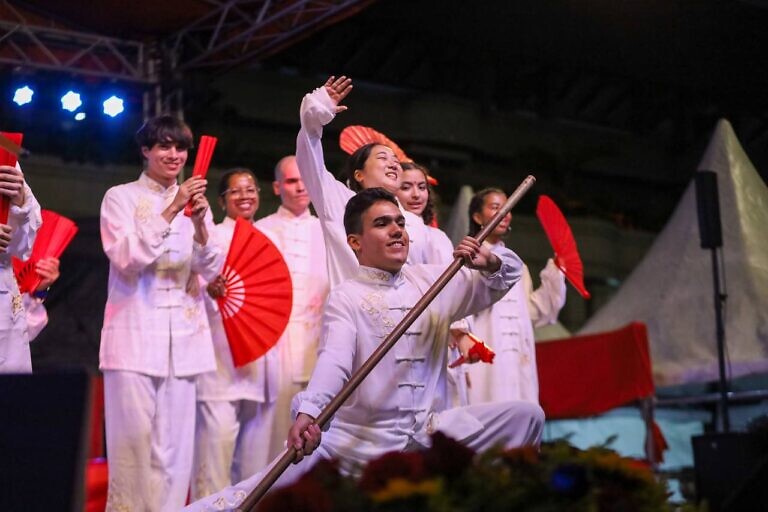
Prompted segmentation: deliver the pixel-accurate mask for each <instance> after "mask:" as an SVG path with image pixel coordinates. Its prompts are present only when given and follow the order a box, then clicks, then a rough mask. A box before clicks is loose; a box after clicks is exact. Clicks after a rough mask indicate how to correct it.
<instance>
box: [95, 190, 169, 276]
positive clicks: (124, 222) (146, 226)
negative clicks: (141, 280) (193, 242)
mask: <svg viewBox="0 0 768 512" xmlns="http://www.w3.org/2000/svg"><path fill="white" fill-rule="evenodd" d="M119 194H120V192H119V188H112V189H110V190H108V191H107V193H106V194H105V195H104V200H103V201H102V203H101V243H102V246H103V247H104V252H105V253H106V255H107V258H109V261H110V262H111V263H112V264H113V265H115V267H117V268H118V269H119V270H120V271H121V272H126V273H132V274H137V273H139V272H141V271H142V270H144V268H146V267H147V266H148V265H150V264H152V263H153V262H154V261H155V260H157V259H158V258H159V257H160V256H161V255H162V254H163V251H164V250H165V247H164V246H163V240H164V239H165V237H167V236H168V234H169V233H170V230H171V229H170V223H169V222H168V221H166V220H165V219H164V218H163V216H162V215H150V216H148V217H147V218H146V219H142V220H136V218H135V216H134V213H135V212H134V210H133V209H132V208H131V206H130V205H129V204H127V202H126V201H125V199H124V198H120V197H119Z"/></svg>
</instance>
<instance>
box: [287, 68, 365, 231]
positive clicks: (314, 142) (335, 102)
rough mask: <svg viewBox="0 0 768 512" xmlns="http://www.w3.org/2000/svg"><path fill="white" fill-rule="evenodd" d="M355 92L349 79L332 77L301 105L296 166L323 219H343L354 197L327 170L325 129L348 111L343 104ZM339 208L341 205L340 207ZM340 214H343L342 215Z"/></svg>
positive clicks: (313, 203) (310, 94) (306, 97)
mask: <svg viewBox="0 0 768 512" xmlns="http://www.w3.org/2000/svg"><path fill="white" fill-rule="evenodd" d="M351 90H352V81H351V80H350V79H349V78H346V77H340V78H338V79H336V78H334V77H330V78H329V79H328V80H327V81H326V83H325V84H324V85H323V86H322V87H319V88H317V89H315V90H314V91H312V92H311V93H309V94H307V95H306V96H304V99H303V100H302V102H301V110H300V118H301V129H300V130H299V134H298V136H297V137H296V164H297V165H298V167H299V172H300V174H301V179H302V181H303V182H304V185H305V186H306V187H307V193H308V194H309V199H310V201H312V205H313V206H314V207H315V210H316V211H317V214H318V216H319V217H320V219H321V220H322V219H327V218H339V219H340V218H342V217H343V215H344V205H346V203H347V201H348V200H349V198H350V197H352V195H353V193H352V191H351V190H349V189H348V188H347V187H346V186H344V184H342V183H341V182H340V181H339V180H337V179H336V178H335V177H334V176H333V174H331V173H330V172H328V170H327V169H326V168H325V160H324V159H325V157H324V155H323V144H322V136H323V126H325V125H326V124H328V123H330V122H331V121H332V120H333V119H334V117H335V116H336V114H338V113H339V112H343V111H344V110H346V109H347V107H346V106H343V105H339V102H340V101H342V100H343V99H344V98H346V97H347V95H348V94H349V93H350V92H351ZM339 205H341V206H340V207H339ZM339 210H340V211H339Z"/></svg>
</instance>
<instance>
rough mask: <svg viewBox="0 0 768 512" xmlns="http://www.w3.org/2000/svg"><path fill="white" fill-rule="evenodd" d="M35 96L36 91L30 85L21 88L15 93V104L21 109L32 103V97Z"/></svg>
mask: <svg viewBox="0 0 768 512" xmlns="http://www.w3.org/2000/svg"><path fill="white" fill-rule="evenodd" d="M34 94H35V91H34V90H32V88H31V87H29V86H28V85H25V86H22V87H19V88H18V89H16V92H14V93H13V102H14V103H15V104H17V105H18V106H20V107H21V106H22V105H26V104H27V103H32V96H33V95H34Z"/></svg>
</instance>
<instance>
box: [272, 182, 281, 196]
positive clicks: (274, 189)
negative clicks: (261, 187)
mask: <svg viewBox="0 0 768 512" xmlns="http://www.w3.org/2000/svg"><path fill="white" fill-rule="evenodd" d="M272 192H274V193H275V195H276V196H279V195H280V182H279V181H273V182H272Z"/></svg>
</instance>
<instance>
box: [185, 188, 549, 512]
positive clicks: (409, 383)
mask: <svg viewBox="0 0 768 512" xmlns="http://www.w3.org/2000/svg"><path fill="white" fill-rule="evenodd" d="M344 227H345V229H346V232H347V242H348V243H349V246H350V247H351V248H352V250H353V251H354V252H355V255H356V256H357V258H358V261H359V262H360V268H359V271H358V274H357V276H356V277H355V278H352V279H349V280H347V281H345V282H344V283H342V284H340V285H339V286H337V287H336V288H334V289H333V290H331V293H330V295H329V299H328V303H327V306H326V310H325V316H324V326H323V334H322V337H321V340H320V348H319V353H318V360H317V365H316V367H315V370H314V372H313V374H312V377H311V379H310V381H309V385H308V386H307V389H306V391H303V392H301V393H298V394H297V395H296V396H295V397H294V400H293V412H294V417H295V418H296V420H295V422H294V424H293V426H292V427H291V429H290V431H289V432H288V440H287V442H288V444H289V445H290V446H293V447H295V448H296V449H297V457H296V462H297V464H296V465H293V466H291V467H289V468H288V469H287V470H286V471H285V472H284V473H283V475H282V476H281V477H280V479H279V480H278V481H277V483H276V487H280V486H284V485H287V484H289V483H291V482H293V481H294V480H296V479H297V478H298V477H299V476H300V475H301V474H303V473H304V472H306V471H307V470H308V469H309V468H310V467H311V466H312V465H313V464H314V463H315V462H316V461H317V460H318V458H328V459H337V460H338V461H339V463H340V468H341V469H342V471H344V472H346V473H351V474H355V473H357V472H358V471H359V469H360V468H361V467H362V466H363V465H364V464H365V463H366V462H367V461H369V460H371V459H374V458H376V457H378V456H380V455H382V454H384V453H386V452H389V451H393V450H406V451H407V450H417V449H421V448H424V447H426V446H427V445H428V443H429V434H431V433H433V432H435V431H437V430H440V431H442V432H443V433H445V434H446V435H448V436H450V437H453V438H454V439H457V440H459V441H461V442H462V443H464V444H465V445H467V446H468V447H470V448H472V449H474V450H478V451H479V450H484V449H486V448H489V447H491V446H493V445H497V444H501V445H504V446H505V447H507V448H512V447H517V446H522V445H538V443H539V441H540V436H541V429H542V426H543V423H544V413H543V411H542V410H541V408H540V407H539V406H538V405H535V404H531V403H525V402H516V401H515V402H499V403H493V404H481V405H473V406H467V407H456V408H449V406H448V404H449V396H448V391H447V387H446V374H447V366H448V361H447V355H448V351H447V350H445V347H444V346H441V344H440V343H439V340H446V339H448V336H447V331H448V328H449V325H450V323H451V322H452V321H454V320H456V319H459V318H463V317H466V316H468V315H471V314H473V313H474V312H477V311H480V310H482V309H484V308H486V307H488V306H490V305H491V304H493V303H494V302H495V301H497V300H498V299H500V298H501V297H502V296H504V294H505V293H506V292H507V290H508V289H509V288H510V287H511V286H512V285H513V284H515V283H516V282H517V281H518V280H519V279H520V275H521V270H522V262H521V261H520V258H518V257H517V255H515V254H514V253H513V252H512V251H510V250H508V249H505V248H503V247H498V248H496V249H494V250H493V252H492V251H491V250H490V249H489V248H488V246H481V245H479V244H478V243H477V241H476V240H475V239H473V238H471V237H466V238H464V240H462V242H461V243H460V244H459V245H458V247H457V248H456V250H455V252H454V256H460V257H462V258H464V260H465V266H466V267H469V268H462V269H461V270H460V271H459V272H458V273H457V274H456V276H455V277H454V278H453V279H452V280H451V281H450V282H449V283H448V284H447V285H446V287H445V289H444V290H443V291H442V292H441V293H440V294H439V295H438V296H437V298H436V299H435V300H434V301H433V302H432V303H431V304H430V305H429V307H428V308H427V309H426V310H425V311H424V312H423V313H422V314H421V315H420V316H419V318H418V319H417V320H416V321H415V322H414V323H413V325H412V326H411V327H410V329H408V331H407V332H406V333H405V334H404V335H403V337H402V338H401V339H400V340H399V341H398V342H397V344H395V346H394V348H393V349H392V350H391V351H390V352H389V353H388V354H387V355H386V356H385V357H384V359H382V361H381V362H380V363H379V364H378V365H377V366H376V368H374V369H373V371H372V372H371V373H370V374H369V375H368V377H367V378H366V379H365V380H364V381H363V383H362V384H361V385H360V387H358V388H357V390H355V392H354V393H353V394H352V395H351V396H350V397H349V399H348V400H347V401H346V403H345V404H344V405H343V406H342V407H341V408H340V409H339V410H338V411H337V413H336V415H335V416H334V418H333V420H332V421H331V422H330V426H329V428H328V429H327V430H326V431H325V432H323V433H322V443H320V440H321V432H320V429H319V427H318V425H316V424H315V422H314V421H315V418H316V417H317V416H318V415H319V414H320V411H321V410H322V409H323V408H324V407H325V406H326V405H327V404H328V403H329V402H330V401H331V399H333V397H334V396H335V395H336V394H337V393H338V392H339V390H341V388H342V386H343V385H344V384H345V383H346V382H347V381H348V379H349V377H350V376H351V375H352V373H353V372H355V371H356V370H357V369H358V368H360V366H361V365H362V364H363V363H364V362H365V361H366V359H367V358H368V357H369V356H370V355H371V354H372V353H373V351H374V350H375V349H376V348H377V347H378V346H379V345H380V344H381V342H382V341H383V340H384V339H385V338H386V336H387V335H388V334H389V333H390V332H391V331H392V329H393V328H394V327H395V326H396V325H397V324H398V322H400V320H401V319H402V318H403V317H404V316H405V315H406V314H407V312H408V311H409V310H410V309H411V308H412V307H413V305H414V304H415V303H416V302H417V301H418V300H419V299H420V298H421V297H422V296H423V295H424V293H425V292H426V291H427V289H428V288H429V286H431V284H432V283H433V282H434V281H435V280H436V279H437V278H438V276H439V275H440V274H441V273H442V272H443V271H444V270H445V269H444V268H443V267H441V266H437V265H405V261H406V258H407V256H408V243H409V240H408V233H407V232H406V231H405V222H404V219H403V215H402V213H401V212H400V209H399V208H398V206H397V201H396V199H395V197H394V196H393V195H392V194H391V193H389V192H387V191H385V190H383V189H378V188H375V189H367V190H364V191H362V192H360V193H358V194H357V195H356V196H354V197H353V198H352V199H350V200H349V203H348V204H347V207H346V210H345V214H344ZM470 269H474V271H473V270H470ZM478 271H479V272H478ZM470 343H471V342H470ZM469 348H470V346H462V347H460V349H461V352H462V354H464V355H465V356H466V355H467V352H468V350H469ZM265 472H266V470H265V471H262V472H260V473H257V474H256V475H254V476H253V477H251V478H249V479H247V480H245V481H243V482H241V483H240V484H237V485H236V486H233V487H230V488H228V489H225V490H224V491H221V492H219V493H217V494H215V495H212V496H209V497H208V498H206V499H205V500H201V501H199V502H196V503H194V504H192V505H191V506H190V509H191V510H222V509H226V508H228V507H232V506H236V505H237V504H239V503H240V502H242V500H243V499H244V498H245V496H246V494H247V492H249V491H250V490H251V489H253V488H254V487H255V486H256V484H258V482H259V481H260V480H261V477H262V476H263V475H264V474H265Z"/></svg>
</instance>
